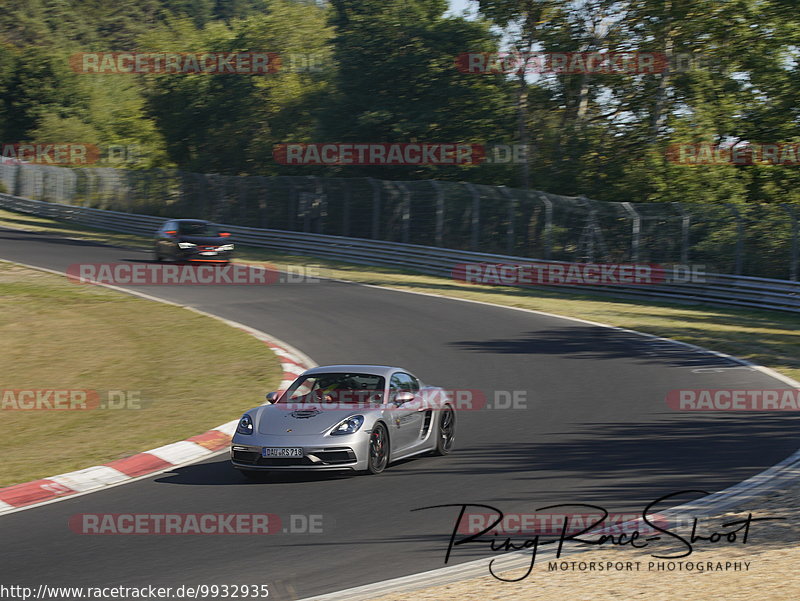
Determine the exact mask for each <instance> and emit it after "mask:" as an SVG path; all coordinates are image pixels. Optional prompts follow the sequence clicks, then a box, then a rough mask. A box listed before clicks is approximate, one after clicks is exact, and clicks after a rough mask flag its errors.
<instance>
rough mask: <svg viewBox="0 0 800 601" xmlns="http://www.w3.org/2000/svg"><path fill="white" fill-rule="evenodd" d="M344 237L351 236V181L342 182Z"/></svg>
mask: <svg viewBox="0 0 800 601" xmlns="http://www.w3.org/2000/svg"><path fill="white" fill-rule="evenodd" d="M342 185H343V187H344V190H342V236H349V235H350V181H349V180H346V181H344V182H342Z"/></svg>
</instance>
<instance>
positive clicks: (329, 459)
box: [233, 447, 356, 467]
mask: <svg viewBox="0 0 800 601" xmlns="http://www.w3.org/2000/svg"><path fill="white" fill-rule="evenodd" d="M312 454H313V455H314V456H315V457H318V458H319V459H320V461H321V463H320V462H316V461H312V460H311V458H310V457H262V456H261V454H260V453H258V452H256V451H233V460H234V461H235V462H236V463H246V464H249V465H255V466H262V467H269V466H275V467H278V466H291V465H297V466H304V465H306V466H312V465H339V464H344V463H354V462H355V460H356V454H355V453H354V452H353V449H350V448H346V447H345V448H340V449H331V450H328V451H316V452H314V453H312Z"/></svg>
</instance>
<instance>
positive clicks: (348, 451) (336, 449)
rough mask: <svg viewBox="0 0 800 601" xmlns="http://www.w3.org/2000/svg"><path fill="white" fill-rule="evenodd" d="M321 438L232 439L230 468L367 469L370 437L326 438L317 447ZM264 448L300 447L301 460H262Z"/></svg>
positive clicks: (283, 458)
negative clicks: (254, 440)
mask: <svg viewBox="0 0 800 601" xmlns="http://www.w3.org/2000/svg"><path fill="white" fill-rule="evenodd" d="M320 438H321V437H320V436H258V444H254V443H253V442H252V441H251V440H247V441H246V442H245V441H244V439H252V435H239V434H237V435H236V436H234V438H233V441H232V443H231V450H230V457H231V464H232V465H233V467H235V468H238V469H243V470H258V471H272V470H299V471H305V470H323V471H324V470H354V471H361V470H365V469H367V456H368V453H369V435H368V434H367V433H362V432H358V433H356V434H352V435H348V436H337V437H335V438H334V437H330V436H328V437H326V439H330V438H334V439H333V440H325V441H324V442H323V443H322V444H320V442H321V441H320ZM265 447H290V448H296V447H300V448H302V449H303V457H264V456H263V455H262V450H263V449H264V448H265Z"/></svg>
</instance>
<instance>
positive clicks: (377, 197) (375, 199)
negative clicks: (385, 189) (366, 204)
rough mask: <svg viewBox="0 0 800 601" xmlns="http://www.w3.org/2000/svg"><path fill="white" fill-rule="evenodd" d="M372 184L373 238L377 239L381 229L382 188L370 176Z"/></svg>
mask: <svg viewBox="0 0 800 601" xmlns="http://www.w3.org/2000/svg"><path fill="white" fill-rule="evenodd" d="M367 180H369V183H370V185H371V186H372V239H373V240H377V239H378V238H379V237H380V231H381V221H380V219H381V188H380V185H379V184H378V182H377V181H376V180H374V179H372V178H371V177H368V178H367Z"/></svg>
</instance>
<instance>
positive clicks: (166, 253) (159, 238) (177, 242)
mask: <svg viewBox="0 0 800 601" xmlns="http://www.w3.org/2000/svg"><path fill="white" fill-rule="evenodd" d="M153 254H154V255H155V258H156V261H163V260H168V261H207V262H225V261H230V259H231V257H232V256H233V243H232V242H231V240H230V233H228V232H225V231H223V230H221V229H220V227H219V226H218V225H215V224H213V223H209V222H208V221H203V220H202V219H172V220H170V221H167V222H166V223H165V224H164V225H162V226H161V229H159V230H158V232H156V239H155V244H154V247H153Z"/></svg>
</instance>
